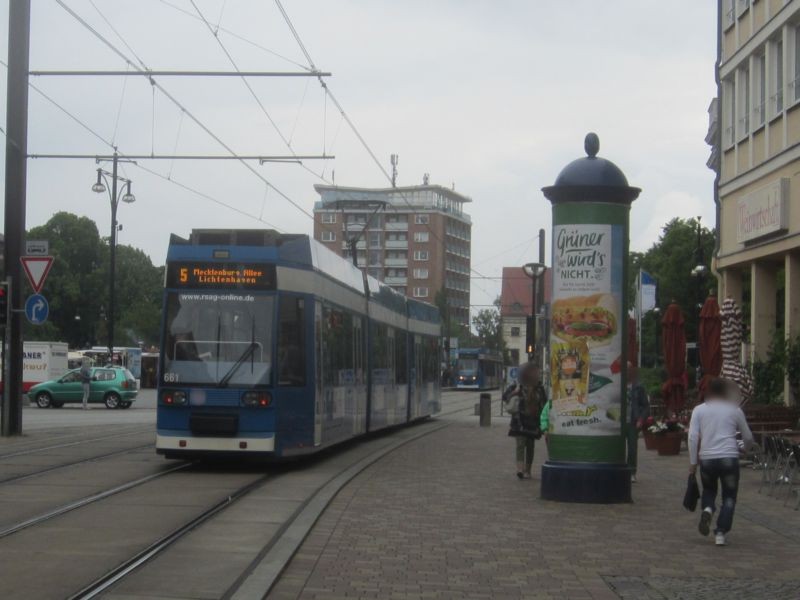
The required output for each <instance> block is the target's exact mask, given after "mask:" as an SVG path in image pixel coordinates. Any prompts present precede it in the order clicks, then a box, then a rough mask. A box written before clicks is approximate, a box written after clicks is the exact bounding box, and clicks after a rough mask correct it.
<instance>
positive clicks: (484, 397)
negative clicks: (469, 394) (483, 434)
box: [480, 394, 492, 427]
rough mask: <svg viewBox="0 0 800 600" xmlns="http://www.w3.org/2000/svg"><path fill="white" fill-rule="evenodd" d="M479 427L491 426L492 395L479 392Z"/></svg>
mask: <svg viewBox="0 0 800 600" xmlns="http://www.w3.org/2000/svg"><path fill="white" fill-rule="evenodd" d="M480 407H481V427H491V426H492V395H491V394H481V401H480Z"/></svg>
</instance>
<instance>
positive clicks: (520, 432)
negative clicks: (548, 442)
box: [503, 363, 547, 479]
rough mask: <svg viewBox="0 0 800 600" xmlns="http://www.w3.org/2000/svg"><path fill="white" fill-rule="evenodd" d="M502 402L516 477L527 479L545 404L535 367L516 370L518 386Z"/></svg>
mask: <svg viewBox="0 0 800 600" xmlns="http://www.w3.org/2000/svg"><path fill="white" fill-rule="evenodd" d="M503 402H504V403H505V408H506V410H508V412H509V414H510V415H511V428H510V430H509V432H508V434H509V435H510V436H513V437H515V438H516V447H517V452H516V457H517V477H518V478H519V479H523V478H530V477H531V469H532V466H533V453H534V444H535V442H536V440H537V439H539V438H540V437H542V430H541V427H540V422H539V419H540V413H541V411H542V408H543V407H544V405H545V403H546V402H547V396H546V394H545V391H544V388H543V387H542V383H541V373H540V371H539V368H538V367H537V366H536V365H534V364H532V363H528V364H526V365H524V366H523V367H521V368H520V373H519V384H518V385H515V386H511V387H509V388H508V389H507V390H506V391H505V392H504V394H503Z"/></svg>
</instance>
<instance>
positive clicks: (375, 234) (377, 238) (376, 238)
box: [369, 231, 381, 248]
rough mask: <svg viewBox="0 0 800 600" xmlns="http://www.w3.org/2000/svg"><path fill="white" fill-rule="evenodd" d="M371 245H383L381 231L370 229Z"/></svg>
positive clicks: (376, 246)
mask: <svg viewBox="0 0 800 600" xmlns="http://www.w3.org/2000/svg"><path fill="white" fill-rule="evenodd" d="M369 247H370V248H380V247H381V232H380V231H370V232H369Z"/></svg>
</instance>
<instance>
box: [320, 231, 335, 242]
mask: <svg viewBox="0 0 800 600" xmlns="http://www.w3.org/2000/svg"><path fill="white" fill-rule="evenodd" d="M322 241H323V242H335V241H336V234H335V233H334V232H333V231H323V232H322Z"/></svg>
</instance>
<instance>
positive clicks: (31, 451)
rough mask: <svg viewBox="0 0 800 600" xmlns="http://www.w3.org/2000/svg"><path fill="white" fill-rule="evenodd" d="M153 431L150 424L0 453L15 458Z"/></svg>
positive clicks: (0, 457)
mask: <svg viewBox="0 0 800 600" xmlns="http://www.w3.org/2000/svg"><path fill="white" fill-rule="evenodd" d="M152 431H153V427H152V425H149V426H147V427H141V428H137V429H135V430H133V431H123V432H120V433H114V434H109V435H103V436H99V437H93V438H85V439H78V440H75V441H71V442H64V443H61V444H51V445H49V446H39V447H36V448H25V449H24V450H17V451H13V452H7V453H5V454H0V460H3V459H6V458H15V457H17V456H27V455H29V454H36V453H38V452H46V451H48V450H58V449H61V448H71V447H74V446H81V445H83V444H91V443H92V442H101V441H104V440H111V439H118V438H120V437H127V436H129V435H137V434H143V433H148V432H152Z"/></svg>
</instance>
